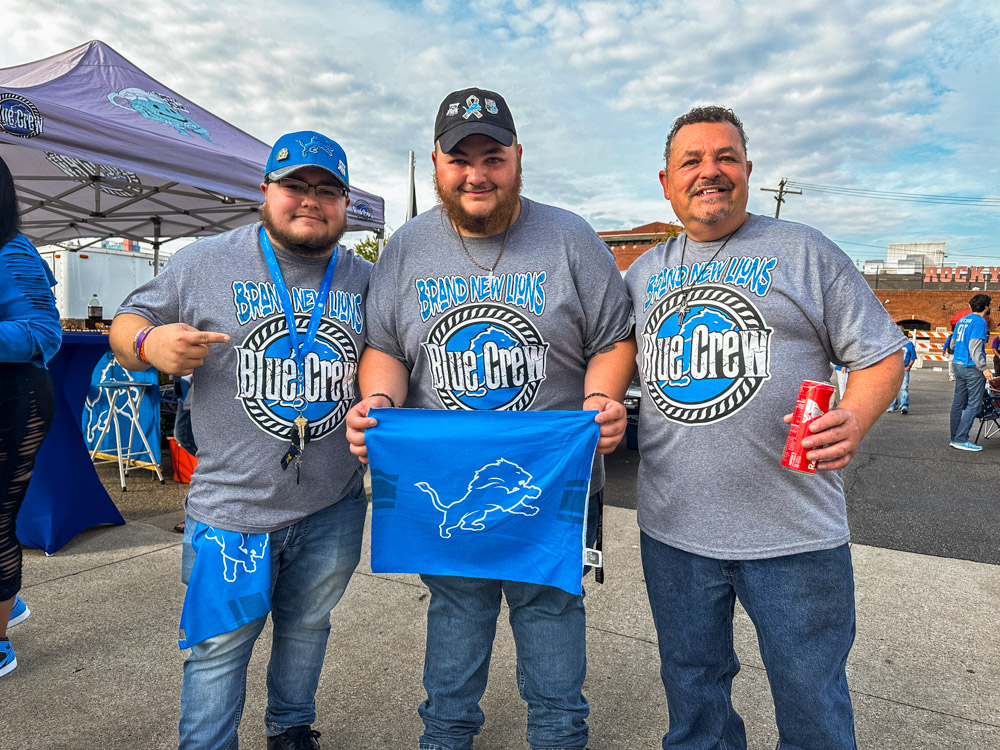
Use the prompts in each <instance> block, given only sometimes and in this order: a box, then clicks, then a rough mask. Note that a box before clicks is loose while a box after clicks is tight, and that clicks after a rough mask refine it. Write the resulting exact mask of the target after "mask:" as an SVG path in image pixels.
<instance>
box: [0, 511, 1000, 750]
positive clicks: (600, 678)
mask: <svg viewBox="0 0 1000 750" xmlns="http://www.w3.org/2000/svg"><path fill="white" fill-rule="evenodd" d="M179 517H180V514H178V513H173V514H169V515H167V516H159V517H151V518H148V519H145V520H143V521H130V522H129V523H128V525H126V526H124V527H103V528H98V529H92V530H90V531H88V532H85V533H83V534H81V535H80V536H78V537H77V538H76V539H74V540H73V541H72V542H71V543H70V544H69V545H67V546H66V547H65V548H64V549H63V550H61V551H60V552H59V553H58V554H56V555H54V556H51V557H46V556H45V555H44V554H43V553H41V552H39V551H37V550H30V549H26V550H25V569H24V582H25V588H24V590H23V591H22V592H21V593H22V595H23V596H24V598H25V599H26V601H27V602H28V603H29V606H30V607H31V609H32V616H31V618H30V619H29V620H28V621H27V622H25V623H24V624H23V625H21V626H18V627H17V628H16V629H15V630H13V631H12V640H13V643H14V646H15V649H16V651H17V657H18V664H19V666H18V668H17V669H16V670H15V671H14V672H13V673H11V674H10V675H9V676H7V677H5V678H3V679H0V701H2V706H3V742H2V746H3V747H4V748H9V749H10V750H26V749H28V748H31V749H35V748H37V749H38V750H42V749H44V750H112V749H117V748H122V749H124V748H144V749H148V750H152V749H154V748H176V746H177V745H176V742H177V717H178V701H179V693H180V678H181V664H182V662H183V659H184V653H182V652H180V651H179V650H178V649H177V641H176V638H177V622H178V619H179V616H180V607H181V602H182V600H183V596H184V588H183V586H182V585H181V583H180V582H179V571H180V552H181V544H180V541H181V538H180V535H178V534H175V533H172V532H171V531H168V530H167V529H168V528H169V526H170V525H171V524H172V523H173V522H174V521H175V520H177V519H179ZM606 537H607V538H606V559H607V565H608V569H607V572H606V583H605V584H604V585H603V586H598V585H596V584H594V583H593V581H592V579H590V581H589V583H588V585H587V589H588V591H587V603H588V625H589V628H588V638H589V664H590V666H589V675H588V678H587V684H586V687H585V692H586V694H587V697H588V698H589V700H590V703H591V707H592V716H591V742H590V747H591V748H592V750H625V749H629V750H636V749H640V748H642V749H647V748H648V749H649V750H655V749H656V748H659V747H660V744H659V743H660V736H661V735H662V733H663V731H664V730H665V728H666V724H667V713H666V706H665V702H664V697H663V690H662V686H661V684H660V681H659V674H658V660H657V650H656V637H655V633H654V630H653V624H652V621H651V618H650V614H649V609H648V605H647V603H646V597H645V590H644V585H643V579H642V572H641V567H640V562H639V549H638V530H637V528H636V525H635V512H634V511H631V510H627V509H621V508H608V509H607V531H606ZM367 564H368V552H367V549H366V551H365V553H364V555H363V557H362V566H361V567H360V568H359V571H358V574H357V575H356V576H355V578H354V580H353V581H352V583H351V586H350V588H349V589H348V592H347V594H346V596H345V597H344V599H343V601H342V602H341V604H340V605H339V606H338V607H337V609H336V610H335V611H334V614H333V632H332V634H331V639H330V647H329V650H328V656H327V660H326V665H325V669H324V672H323V678H322V682H321V684H320V689H319V694H318V696H317V703H318V712H319V719H318V721H317V723H316V725H315V728H316V729H318V730H319V731H321V732H322V733H323V739H322V742H323V747H324V748H329V749H330V750H334V749H336V748H351V749H352V750H353V749H354V748H391V749H395V748H415V747H416V737H417V736H418V735H419V733H420V721H419V719H418V717H417V713H416V706H417V704H418V703H419V702H420V700H421V699H422V698H423V693H422V688H421V683H420V680H421V671H422V665H423V646H424V634H425V614H426V607H427V598H428V594H427V590H426V589H425V588H424V587H423V585H422V584H421V583H420V581H419V580H418V579H417V578H416V577H415V576H384V575H374V574H372V573H371V572H370V570H369V569H368V567H367ZM854 564H855V569H856V576H857V602H858V636H857V642H856V644H855V647H854V651H853V654H852V658H851V661H850V663H849V677H850V681H851V687H852V692H853V695H854V701H855V710H856V713H857V733H858V741H859V745H860V747H862V748H871V749H873V750H874V749H877V750H895V749H898V750H923V749H926V750H942V749H943V748H963V750H995V748H998V747H1000V642H998V640H997V638H996V628H997V624H998V614H997V613H998V612H1000V567H998V566H993V565H987V564H982V563H973V562H967V561H962V560H950V559H945V558H937V557H927V556H923V555H916V554H912V553H906V552H894V551H890V550H884V549H878V548H874V547H865V546H860V545H855V546H854ZM268 627H269V626H268ZM736 641H737V651H738V652H739V654H740V658H741V660H742V662H743V671H742V672H741V673H740V675H739V676H738V677H737V679H736V681H735V685H734V696H735V702H736V705H737V708H738V710H739V711H740V712H741V714H742V715H743V717H744V718H745V720H746V724H747V731H748V735H749V738H750V747H751V748H755V749H759V750H765V749H766V750H771V748H773V747H774V745H775V742H776V740H777V731H776V729H775V727H774V719H773V706H772V704H771V700H770V694H769V692H768V687H767V680H766V677H765V674H764V670H763V667H762V665H761V661H760V656H759V654H758V653H757V646H756V640H755V636H754V633H753V627H752V625H751V624H750V621H749V619H748V618H747V616H746V615H745V613H743V612H742V611H741V610H740V611H738V615H737V625H736ZM268 642H269V640H268V633H267V632H265V634H264V636H262V639H261V641H260V642H259V643H260V647H259V648H258V649H257V652H256V653H255V655H254V658H253V660H252V662H251V667H250V673H249V677H248V699H247V707H246V713H245V716H244V720H243V726H242V730H241V741H242V744H243V747H245V748H251V749H252V748H263V747H264V740H263V733H264V729H263V718H262V715H263V710H264V698H265V688H264V669H265V666H266V657H267V653H268V645H267V644H268ZM483 709H484V711H485V712H486V716H487V720H486V725H485V727H484V729H483V733H482V735H481V736H480V737H479V739H478V742H477V745H476V747H477V750H500V749H503V750H511V749H514V748H526V747H527V745H526V743H525V741H524V728H525V709H524V706H523V704H522V702H521V700H520V698H519V697H518V695H517V690H516V687H515V682H514V649H513V642H512V640H511V637H510V629H509V627H508V626H507V625H506V622H505V621H503V622H501V625H500V627H499V628H498V636H497V645H496V649H495V653H494V658H493V663H492V670H491V677H490V686H489V689H488V690H487V693H486V696H485V698H484V700H483Z"/></svg>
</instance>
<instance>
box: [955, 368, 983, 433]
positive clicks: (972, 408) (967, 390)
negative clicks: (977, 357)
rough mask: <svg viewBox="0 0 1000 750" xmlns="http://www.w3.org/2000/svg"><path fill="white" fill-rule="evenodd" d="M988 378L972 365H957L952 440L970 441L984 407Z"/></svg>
mask: <svg viewBox="0 0 1000 750" xmlns="http://www.w3.org/2000/svg"><path fill="white" fill-rule="evenodd" d="M985 393H986V378H985V377H984V376H983V373H982V372H981V371H980V370H977V369H976V368H975V367H973V366H972V365H959V364H956V365H955V400H954V401H952V402H951V442H953V443H967V442H969V431H970V430H971V429H972V425H973V423H974V422H975V421H976V417H977V416H979V410H980V409H982V407H983V395H984V394H985Z"/></svg>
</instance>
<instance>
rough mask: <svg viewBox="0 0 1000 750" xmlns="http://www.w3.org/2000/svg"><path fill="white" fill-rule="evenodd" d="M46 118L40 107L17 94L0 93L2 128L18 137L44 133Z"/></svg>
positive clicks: (0, 122)
mask: <svg viewBox="0 0 1000 750" xmlns="http://www.w3.org/2000/svg"><path fill="white" fill-rule="evenodd" d="M43 127H44V120H43V119H42V115H41V113H40V112H39V111H38V107H36V106H35V105H34V104H32V103H31V101H29V100H28V99H25V98H24V97H23V96H18V95H17V94H11V93H3V94H0V130H2V131H3V132H5V133H7V134H8V135H15V136H17V137H18V138H34V137H35V136H36V135H41V134H42V128H43Z"/></svg>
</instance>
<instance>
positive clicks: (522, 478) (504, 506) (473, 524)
mask: <svg viewBox="0 0 1000 750" xmlns="http://www.w3.org/2000/svg"><path fill="white" fill-rule="evenodd" d="M531 479H532V477H531V474H529V473H528V472H527V471H525V470H524V469H523V468H522V467H520V466H518V465H517V464H516V463H514V462H512V461H508V460H506V459H504V458H500V459H497V460H496V461H494V462H493V463H490V464H486V465H485V466H484V467H482V468H481V469H479V470H478V471H477V472H476V473H475V474H474V475H473V477H472V481H471V482H469V488H468V490H467V491H466V493H465V495H464V496H463V497H461V498H459V499H458V500H453V501H452V502H450V503H444V502H442V501H441V498H440V497H438V493H437V492H436V491H435V490H434V488H433V487H431V486H430V485H429V484H427V482H417V483H415V484H414V487H416V488H417V489H420V490H423V491H424V492H426V493H427V494H428V495H430V496H431V502H432V503H434V507H435V508H437V509H438V510H439V511H441V512H442V513H444V519H443V520H442V521H441V526H440V534H441V538H442V539H449V538H451V532H452V531H454V530H456V529H459V530H461V531H483V530H485V529H486V525H485V523H484V521H486V519H487V516H489V514H490V513H495V512H497V511H499V512H501V513H513V514H515V515H519V516H534V515H535V514H537V513H538V511H539V508H538V506H536V505H529V504H528V503H527V502H525V501H526V500H535V499H537V498H538V497H539V496H540V495H541V494H542V489H541V487H537V486H535V485H533V484H531Z"/></svg>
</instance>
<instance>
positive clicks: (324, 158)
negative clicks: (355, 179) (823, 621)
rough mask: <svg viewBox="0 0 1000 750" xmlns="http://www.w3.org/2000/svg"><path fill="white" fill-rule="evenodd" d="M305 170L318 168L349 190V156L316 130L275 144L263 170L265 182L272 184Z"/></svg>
mask: <svg viewBox="0 0 1000 750" xmlns="http://www.w3.org/2000/svg"><path fill="white" fill-rule="evenodd" d="M302 167H319V168H320V169H325V170H326V171H327V172H329V173H330V174H332V175H333V176H334V177H336V178H337V181H338V182H340V183H342V184H343V186H344V188H345V189H347V190H350V188H351V183H350V180H349V179H348V177H347V154H345V153H344V149H342V148H341V147H340V144H339V143H337V142H336V141H335V140H333V139H332V138H327V137H326V136H325V135H323V134H322V133H317V132H316V131H314V130H301V131H299V132H297V133H286V134H285V135H283V136H281V137H280V138H279V139H278V140H277V141H275V143H274V146H273V147H272V148H271V155H270V156H268V157H267V166H265V167H264V179H265V180H269V181H272V182H273V181H275V180H280V179H281V178H282V177H288V176H289V175H290V174H292V173H293V172H295V171H296V170H299V169H302Z"/></svg>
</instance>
